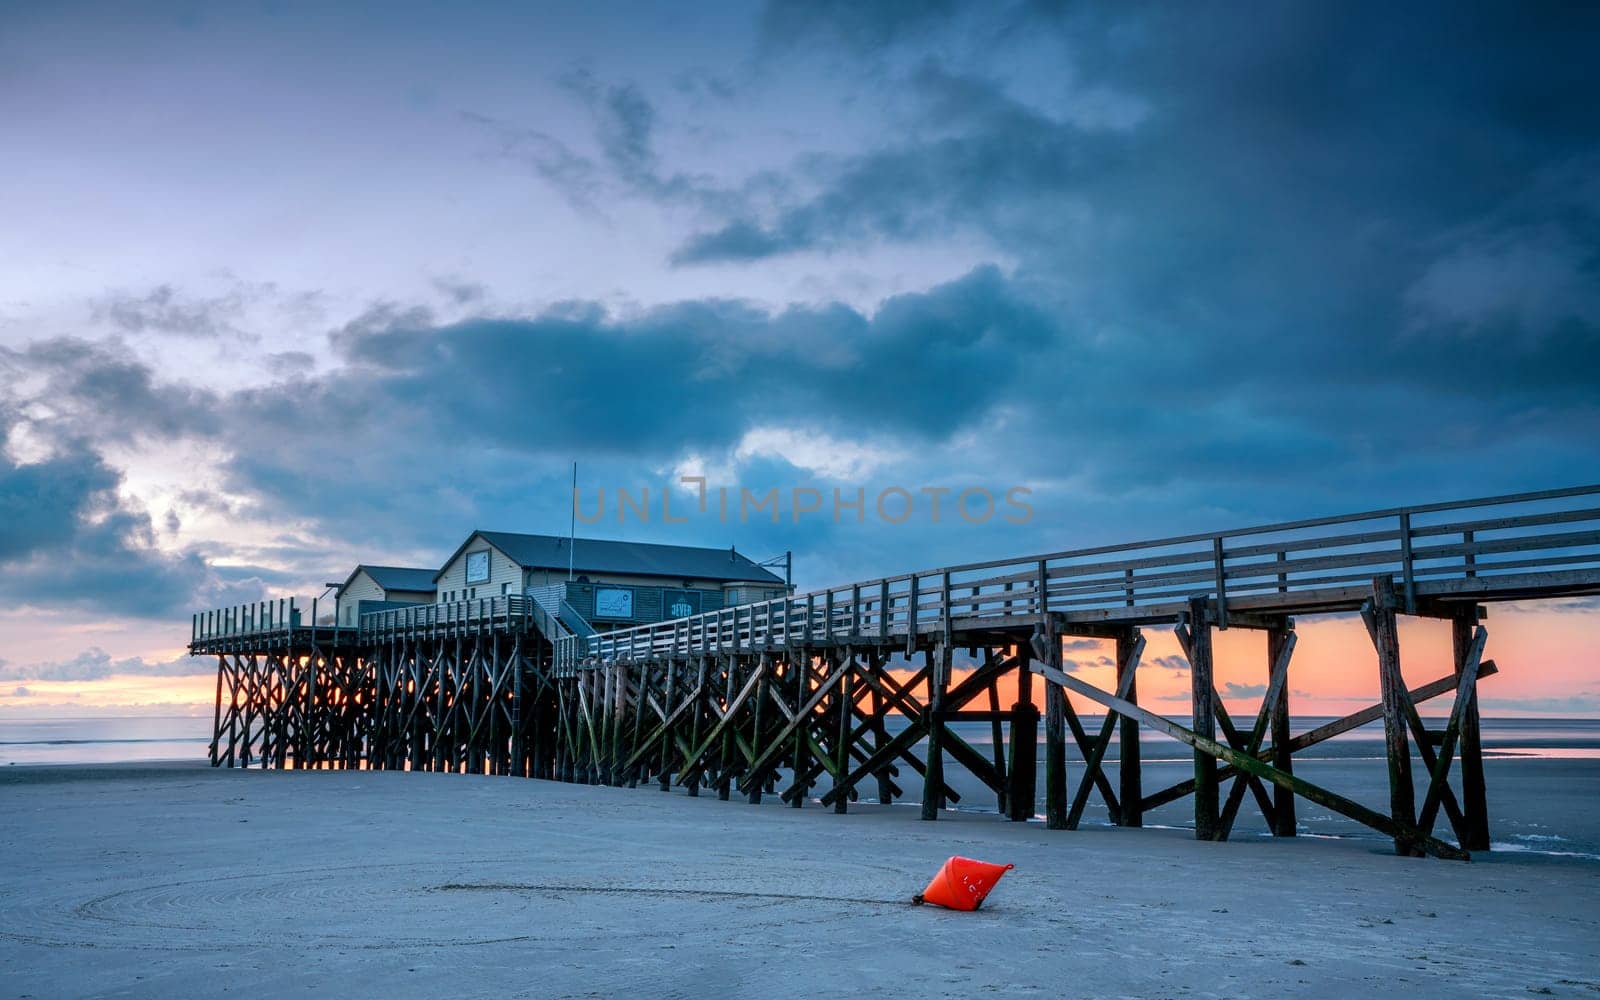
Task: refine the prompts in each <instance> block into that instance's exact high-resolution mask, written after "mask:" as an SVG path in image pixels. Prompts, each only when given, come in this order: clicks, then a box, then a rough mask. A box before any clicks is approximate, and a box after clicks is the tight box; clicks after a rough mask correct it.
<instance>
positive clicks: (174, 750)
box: [0, 715, 1600, 864]
mask: <svg viewBox="0 0 1600 1000" xmlns="http://www.w3.org/2000/svg"><path fill="white" fill-rule="evenodd" d="M1082 721H1083V724H1084V727H1085V728H1086V729H1087V730H1088V732H1089V733H1090V734H1091V735H1093V734H1096V733H1098V731H1099V727H1100V719H1099V718H1097V717H1094V716H1084V717H1083V719H1082ZM1178 721H1182V719H1181V718H1180V719H1179V720H1178ZM1330 721H1332V720H1331V719H1329V718H1318V717H1309V716H1308V717H1296V718H1295V719H1294V721H1293V725H1292V727H1291V728H1292V730H1293V731H1294V732H1296V733H1299V732H1304V731H1306V730H1309V729H1313V728H1315V727H1317V726H1320V725H1322V724H1324V723H1327V722H1330ZM1425 722H1426V724H1427V725H1428V728H1430V729H1442V728H1443V726H1444V720H1443V719H1429V720H1425ZM211 723H212V720H211V718H210V716H209V715H206V716H142V717H132V718H60V719H17V718H0V767H26V766H30V765H50V764H127V763H138V762H154V761H178V762H183V761H188V762H193V763H196V764H199V763H202V762H204V761H205V759H206V754H207V748H208V745H209V743H210V737H211ZM897 723H900V724H903V723H902V722H901V720H899V719H891V721H890V728H891V729H896V728H898V726H897ZM952 729H953V730H954V732H956V733H957V734H958V735H960V736H961V738H962V739H963V740H965V741H966V742H967V743H969V744H970V745H971V746H972V747H973V749H974V750H976V751H978V752H979V753H981V754H983V755H984V756H985V757H988V758H991V759H992V757H993V753H994V747H993V729H992V727H991V726H990V725H989V724H987V723H970V722H960V723H956V724H954V725H953V727H952ZM1482 733H1483V748H1484V771H1485V776H1486V783H1487V785H1488V788H1489V818H1490V836H1491V840H1492V842H1493V849H1494V851H1496V852H1502V853H1516V854H1526V855H1537V856H1543V857H1548V858H1551V859H1557V858H1560V859H1568V860H1576V861H1585V862H1591V863H1596V864H1600V719H1561V718H1485V719H1484V720H1483V722H1482ZM1041 736H1042V733H1041ZM1075 749H1076V748H1075V747H1071V745H1070V737H1069V751H1068V773H1069V781H1070V782H1072V783H1073V784H1074V785H1075V783H1076V772H1077V769H1079V768H1081V767H1082V761H1081V758H1080V757H1079V756H1078V755H1077V754H1076V752H1075ZM1140 751H1141V758H1142V760H1143V768H1142V770H1143V780H1144V790H1145V794H1147V795H1149V794H1151V793H1152V792H1154V791H1155V790H1157V789H1159V788H1162V787H1165V786H1167V785H1171V784H1176V783H1177V782H1179V781H1182V780H1184V779H1185V778H1188V777H1191V776H1192V774H1193V757H1192V754H1191V752H1190V751H1189V749H1188V747H1186V746H1184V745H1183V744H1180V743H1178V742H1176V741H1174V740H1171V739H1169V738H1167V737H1165V736H1161V735H1157V734H1152V733H1148V732H1146V733H1143V734H1142V738H1141V740H1140ZM1043 756H1044V754H1043V746H1042V745H1041V746H1040V749H1039V769H1038V773H1037V775H1036V782H1037V788H1038V793H1037V794H1038V805H1039V808H1040V809H1041V810H1042V809H1043V805H1044V773H1043ZM1118 756H1119V755H1118V748H1117V744H1116V742H1115V741H1114V742H1113V743H1112V745H1111V747H1110V749H1109V751H1108V753H1107V755H1106V765H1105V766H1106V771H1107V774H1108V775H1109V776H1110V777H1111V779H1112V782H1113V787H1115V782H1116V767H1117V760H1118ZM1413 769H1414V773H1415V778H1416V781H1417V785H1418V790H1417V800H1418V802H1419V803H1420V801H1421V799H1422V796H1423V792H1424V791H1425V790H1426V776H1425V773H1424V772H1423V770H1422V764H1421V761H1420V760H1414V761H1413ZM1295 772H1296V773H1297V774H1299V775H1301V776H1302V777H1305V778H1307V779H1308V780H1310V781H1313V782H1316V783H1317V784H1320V785H1322V786H1324V787H1326V788H1329V789H1331V790H1333V791H1336V792H1339V793H1340V794H1342V795H1346V796H1348V797H1350V798H1353V799H1355V800H1356V801H1358V802H1361V803H1363V804H1365V805H1369V806H1372V807H1374V808H1378V809H1381V810H1383V811H1385V812H1387V806H1388V770H1387V767H1386V765H1385V761H1384V752H1383V726H1382V724H1381V723H1373V724H1370V725H1368V726H1364V727H1362V728H1360V729H1356V730H1352V731H1351V732H1348V733H1344V734H1342V735H1340V736H1337V737H1334V738H1333V739H1331V740H1328V741H1326V742H1324V743H1321V744H1318V745H1317V746H1315V747H1311V748H1308V749H1307V750H1305V751H1303V752H1302V753H1299V754H1296V755H1295ZM946 776H947V780H948V781H949V782H950V784H951V785H952V786H953V787H955V788H956V789H957V790H958V792H959V793H960V794H961V796H962V800H961V801H960V802H959V803H954V804H953V805H952V807H953V808H955V809H958V810H969V809H970V810H977V811H988V812H992V811H994V809H995V807H996V804H997V803H996V801H995V797H994V794H993V793H992V792H991V791H990V790H989V789H988V788H986V787H985V786H984V785H982V784H981V783H980V782H979V781H978V780H977V778H975V777H973V776H972V775H971V774H970V773H968V772H966V771H965V769H963V768H961V767H959V766H957V765H955V764H954V763H953V762H952V763H951V764H947V765H946ZM895 780H896V782H897V783H898V784H899V785H900V786H901V787H902V792H903V796H904V797H903V799H902V800H901V801H902V802H906V803H911V802H916V801H918V800H919V799H920V796H921V788H920V786H919V783H918V782H917V780H916V773H915V772H914V771H913V770H912V769H911V768H909V767H906V766H901V767H900V775H899V776H898V777H896V779H895ZM1229 784H1231V782H1224V785H1223V787H1224V794H1226V789H1227V787H1228V785H1229ZM1452 784H1456V782H1454V781H1452ZM873 785H874V782H872V781H871V780H868V781H866V782H863V783H862V786H861V792H862V793H863V794H869V793H870V791H871V789H872V786H873ZM1457 787H1459V785H1457ZM823 791H826V784H823V785H822V786H820V787H819V789H818V790H816V792H815V794H821V792H823ZM1244 801H1245V804H1244V806H1243V807H1242V808H1241V809H1240V810H1239V814H1238V820H1237V823H1236V825H1235V829H1234V837H1235V838H1248V837H1266V836H1268V835H1269V834H1268V832H1267V828H1266V824H1265V822H1264V820H1263V819H1262V817H1261V814H1260V813H1259V811H1256V810H1255V808H1254V806H1253V804H1252V798H1251V796H1248V795H1247V796H1246V797H1245V800H1244ZM1297 807H1298V808H1297V816H1296V819H1297V822H1298V825H1299V828H1300V831H1301V833H1302V835H1305V836H1327V837H1340V838H1353V839H1358V840H1372V841H1374V842H1375V843H1381V841H1382V838H1381V837H1380V836H1379V835H1377V834H1374V833H1373V832H1372V831H1370V830H1367V829H1366V828H1364V827H1362V826H1360V825H1359V824H1356V823H1354V822H1352V821H1350V820H1348V819H1346V818H1345V817H1343V816H1339V815H1337V814H1333V813H1331V812H1329V811H1328V810H1327V809H1324V808H1322V807H1320V806H1317V805H1316V804H1314V803H1311V802H1307V801H1305V800H1300V801H1299V802H1298V803H1297ZM1191 810H1192V806H1190V805H1189V802H1188V800H1181V801H1178V802H1175V803H1172V804H1170V805H1166V806H1163V807H1161V808H1159V809H1156V810H1153V811H1151V812H1149V813H1147V814H1146V816H1145V825H1147V826H1172V827H1177V828H1182V827H1184V826H1186V825H1187V826H1192V824H1193V816H1192V811H1191ZM1083 824H1084V826H1086V827H1090V826H1109V825H1110V814H1109V811H1108V810H1107V808H1106V806H1105V804H1104V803H1103V802H1102V801H1101V800H1100V798H1099V796H1098V795H1093V796H1091V798H1090V802H1089V806H1088V808H1087V810H1086V811H1085V814H1084V819H1083ZM1438 829H1439V831H1440V832H1441V833H1444V834H1448V826H1447V824H1446V822H1445V820H1444V819H1443V818H1442V817H1441V819H1440V822H1439V828H1438Z"/></svg>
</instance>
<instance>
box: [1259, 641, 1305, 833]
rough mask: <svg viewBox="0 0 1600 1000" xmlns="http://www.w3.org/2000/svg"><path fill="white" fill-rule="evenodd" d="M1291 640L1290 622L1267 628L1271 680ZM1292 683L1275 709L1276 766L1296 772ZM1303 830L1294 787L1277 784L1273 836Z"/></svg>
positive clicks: (1285, 686)
mask: <svg viewBox="0 0 1600 1000" xmlns="http://www.w3.org/2000/svg"><path fill="white" fill-rule="evenodd" d="M1288 641H1289V628H1288V623H1287V622H1285V623H1284V624H1283V625H1280V626H1278V627H1276V628H1272V629H1269V630H1268V631H1267V677H1268V681H1269V682H1270V680H1271V676H1272V668H1273V666H1274V665H1275V664H1276V663H1277V662H1278V657H1279V656H1281V655H1282V654H1283V646H1284V643H1286V642H1288ZM1290 739H1291V736H1290V733H1289V684H1288V680H1287V678H1285V681H1284V684H1283V686H1282V687H1280V688H1279V689H1278V704H1277V705H1276V706H1274V708H1273V710H1272V735H1271V740H1272V766H1273V767H1276V768H1277V769H1278V770H1280V771H1282V772H1283V773H1284V774H1293V773H1294V752H1293V750H1292V749H1291V748H1290V745H1289V741H1290ZM1298 829H1299V827H1298V824H1297V823H1296V820H1295V814H1294V789H1292V788H1289V787H1288V786H1286V785H1274V786H1273V794H1272V835H1273V836H1274V837H1293V836H1294V835H1295V833H1296V832H1297V830H1298Z"/></svg>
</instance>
